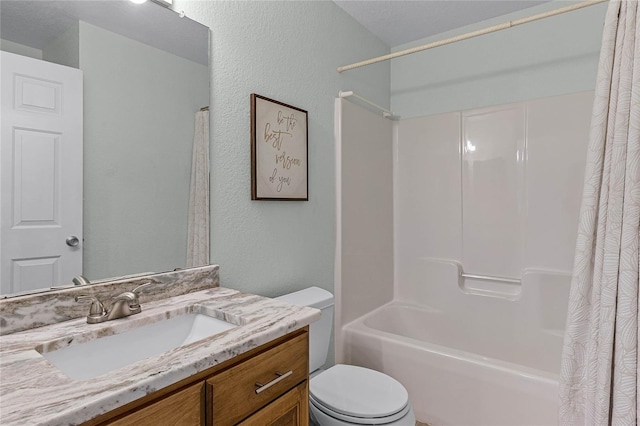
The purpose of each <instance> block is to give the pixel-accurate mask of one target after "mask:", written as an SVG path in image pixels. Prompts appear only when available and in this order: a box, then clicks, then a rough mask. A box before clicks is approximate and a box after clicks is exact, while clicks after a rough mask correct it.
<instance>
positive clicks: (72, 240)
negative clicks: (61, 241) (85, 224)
mask: <svg viewBox="0 0 640 426" xmlns="http://www.w3.org/2000/svg"><path fill="white" fill-rule="evenodd" d="M65 241H66V243H67V245H68V246H69V247H77V246H78V244H80V240H79V239H78V237H76V236H75V235H72V236H70V237H67V239H66V240H65Z"/></svg>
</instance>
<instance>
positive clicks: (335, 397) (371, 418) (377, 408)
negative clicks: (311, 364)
mask: <svg viewBox="0 0 640 426" xmlns="http://www.w3.org/2000/svg"><path fill="white" fill-rule="evenodd" d="M309 400H310V402H311V403H312V404H313V405H314V406H315V407H316V408H317V409H318V410H320V411H322V412H323V413H325V414H326V415H328V416H331V417H333V418H336V419H339V420H342V421H344V422H348V423H353V424H372V425H375V424H385V423H391V422H393V421H395V420H398V419H401V418H402V417H404V416H405V415H406V414H407V413H408V412H409V411H410V408H411V407H410V404H409V395H408V393H407V391H406V389H405V388H404V386H402V385H401V384H400V383H399V382H398V381H397V380H395V379H393V378H391V377H389V376H387V375H386V374H383V373H380V372H378V371H375V370H370V369H368V368H363V367H357V366H353V365H342V364H337V365H334V366H333V367H331V368H329V369H328V370H326V371H324V372H322V373H321V374H319V375H317V376H315V377H314V378H313V379H311V381H310V383H309Z"/></svg>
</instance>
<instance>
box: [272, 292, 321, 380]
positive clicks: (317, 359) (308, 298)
mask: <svg viewBox="0 0 640 426" xmlns="http://www.w3.org/2000/svg"><path fill="white" fill-rule="evenodd" d="M276 299H277V300H282V301H283V302H287V303H291V304H292V305H299V306H309V307H312V308H316V309H320V311H321V312H322V317H321V318H320V320H318V321H316V322H314V323H311V325H310V326H309V372H310V373H311V372H314V371H316V370H317V369H319V368H320V367H322V366H323V365H324V364H325V362H327V353H328V352H329V339H330V338H331V330H332V328H333V294H331V293H329V292H328V291H327V290H324V289H322V288H320V287H309V288H305V289H304V290H300V291H296V292H294V293H289V294H285V295H283V296H280V297H276Z"/></svg>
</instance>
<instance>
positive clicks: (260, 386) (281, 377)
mask: <svg viewBox="0 0 640 426" xmlns="http://www.w3.org/2000/svg"><path fill="white" fill-rule="evenodd" d="M292 374H293V370H290V371H287V372H286V373H279V372H277V371H276V376H278V377H276V378H275V379H273V380H272V381H270V382H269V383H266V384H264V385H263V384H262V383H260V382H256V386H257V387H258V389H256V393H257V394H259V393H260V392H262V391H265V390H267V389H269V388H270V387H271V386H273V385H275V384H276V383H278V382H280V381H282V380H284V379H286V378H287V377H289V376H290V375H292Z"/></svg>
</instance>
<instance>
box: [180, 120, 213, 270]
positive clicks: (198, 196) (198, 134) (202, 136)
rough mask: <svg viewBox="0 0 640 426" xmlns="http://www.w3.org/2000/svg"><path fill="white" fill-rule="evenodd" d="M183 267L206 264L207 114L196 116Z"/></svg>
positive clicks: (207, 224) (207, 207)
mask: <svg viewBox="0 0 640 426" xmlns="http://www.w3.org/2000/svg"><path fill="white" fill-rule="evenodd" d="M188 227H189V229H188V234H187V265H186V266H187V267H193V266H202V265H208V264H209V110H208V108H207V109H205V108H203V109H202V110H200V111H198V112H197V113H196V119H195V131H194V135H193V160H192V164H191V191H190V194H189V221H188Z"/></svg>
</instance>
